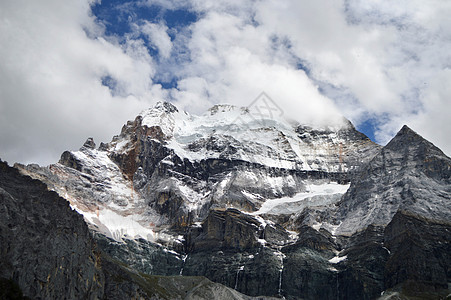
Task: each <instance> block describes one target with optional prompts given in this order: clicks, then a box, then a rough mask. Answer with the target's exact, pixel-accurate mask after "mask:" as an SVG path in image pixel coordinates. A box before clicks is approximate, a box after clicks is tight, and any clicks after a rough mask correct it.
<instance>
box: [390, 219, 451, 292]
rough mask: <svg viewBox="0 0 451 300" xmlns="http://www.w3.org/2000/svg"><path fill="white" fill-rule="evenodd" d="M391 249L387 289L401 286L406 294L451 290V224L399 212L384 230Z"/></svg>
mask: <svg viewBox="0 0 451 300" xmlns="http://www.w3.org/2000/svg"><path fill="white" fill-rule="evenodd" d="M384 243H385V245H386V247H387V249H389V251H390V257H389V259H388V261H387V263H386V266H385V280H384V284H385V287H386V288H393V287H396V286H399V285H401V287H402V289H403V290H404V294H405V295H410V296H415V295H421V294H422V293H424V295H427V294H429V295H434V294H435V295H437V294H440V293H442V295H444V294H446V291H448V293H449V286H448V284H449V282H451V226H450V225H449V224H445V223H438V222H434V221H431V220H427V219H425V218H422V217H417V216H414V215H411V214H409V213H406V212H397V213H396V214H395V216H394V218H393V220H392V221H391V222H390V224H389V225H388V226H387V228H386V229H385V234H384Z"/></svg>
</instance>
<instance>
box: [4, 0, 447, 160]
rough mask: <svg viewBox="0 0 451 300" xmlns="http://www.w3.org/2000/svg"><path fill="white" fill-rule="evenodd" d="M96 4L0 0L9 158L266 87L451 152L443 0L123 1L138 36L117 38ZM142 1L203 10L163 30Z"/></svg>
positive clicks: (54, 149)
mask: <svg viewBox="0 0 451 300" xmlns="http://www.w3.org/2000/svg"><path fill="white" fill-rule="evenodd" d="M91 4H92V2H90V1H88V0H84V1H75V0H71V1H64V3H63V2H61V1H56V0H53V1H52V0H45V1H39V3H37V2H35V1H34V2H33V1H31V2H30V1H24V0H17V1H12V0H5V1H2V2H1V4H0V22H1V23H0V38H1V40H2V43H1V44H0V65H1V66H2V68H0V97H1V98H0V113H1V115H2V119H1V120H0V134H1V137H2V143H1V145H0V156H2V157H3V158H7V159H8V160H10V161H23V162H31V161H38V162H40V163H49V162H54V161H55V160H56V159H57V157H58V156H59V154H60V153H61V152H62V151H63V150H65V149H68V148H69V149H73V148H77V147H78V146H79V145H80V144H81V143H82V142H83V141H84V139H85V138H86V137H88V136H91V135H92V136H94V137H95V138H96V140H97V141H98V142H99V141H107V140H109V139H110V138H111V136H112V135H114V134H117V133H118V131H119V129H120V126H121V124H122V123H124V122H125V121H126V120H128V119H131V118H133V117H134V116H135V115H136V113H137V112H139V111H140V110H141V109H143V108H145V107H147V106H149V105H150V104H151V103H152V102H154V101H156V100H159V99H172V100H173V101H175V102H176V104H178V105H180V106H181V108H182V109H186V110H188V111H191V112H194V113H202V112H203V111H204V110H205V109H207V108H208V107H210V106H211V105H212V104H215V103H220V102H226V103H232V104H237V105H242V106H245V105H247V104H250V103H251V102H252V100H254V98H255V97H256V96H257V95H259V94H260V92H262V91H265V92H266V93H267V94H268V95H269V96H270V97H271V98H272V99H273V100H275V101H276V102H277V103H278V104H279V105H280V106H281V107H282V108H283V109H284V111H285V112H286V113H287V114H291V115H293V116H294V117H295V118H296V119H298V120H299V121H306V122H310V121H313V120H316V121H318V120H319V121H322V120H330V119H334V118H337V115H339V114H343V115H345V116H346V117H348V118H350V119H351V120H352V121H354V122H355V123H359V122H363V121H365V119H366V118H374V119H375V121H376V126H377V128H376V129H377V131H376V137H377V139H378V141H379V142H381V143H385V142H387V141H388V140H389V139H390V138H391V137H392V136H393V135H394V134H395V133H396V131H397V130H399V128H401V126H402V125H403V124H404V123H407V125H409V126H411V127H412V128H413V129H414V130H416V131H417V132H418V133H420V134H422V135H423V136H424V137H426V138H428V139H430V140H431V141H432V142H433V143H435V144H436V145H438V146H439V147H441V148H442V150H444V151H445V153H447V154H450V153H451V134H450V133H451V132H450V129H449V128H451V126H449V124H450V123H449V121H448V115H449V113H450V111H449V108H450V107H451V103H450V101H451V90H450V88H449V87H448V86H449V84H448V83H449V82H450V71H449V70H450V68H451V54H450V52H449V49H450V48H451V19H450V18H449V15H450V14H451V2H449V1H447V0H431V1H422V0H409V1H407V0H402V1H397V2H396V3H392V2H390V3H387V2H386V1H381V0H368V1H367V0H338V1H332V0H318V1H307V0H302V1H300V0H291V1H283V2H281V1H274V0H261V1H225V0H224V1H213V0H203V1H200V0H192V1H188V0H183V1H182V0H173V1H160V0H149V1H140V2H136V3H135V4H133V3H129V4H128V6H127V9H128V10H130V13H131V14H132V15H133V18H131V19H130V22H134V23H130V25H131V26H132V28H134V32H132V33H130V34H127V35H125V36H122V37H121V36H105V33H104V32H103V30H104V28H103V27H102V26H101V25H99V24H98V23H96V22H95V17H93V16H92V15H91V13H90V5H91ZM140 5H141V6H140ZM142 5H147V6H160V7H162V8H163V12H162V13H161V14H162V15H164V10H173V9H187V10H189V11H190V12H191V13H194V14H196V15H197V16H198V20H197V21H196V22H194V23H190V24H189V25H188V26H187V27H185V28H180V27H177V29H174V28H168V27H167V25H166V23H165V22H164V21H162V20H161V19H157V20H140V19H137V16H138V15H137V14H133V9H140V7H141V8H142ZM112 13H113V12H112ZM159 17H161V15H159ZM133 26H134V27H133ZM169 33H170V34H171V37H172V40H171V37H170V36H169ZM139 34H144V35H145V36H146V37H147V39H148V40H149V42H150V45H149V44H146V43H145V42H144V41H143V40H142V39H140V35H139ZM88 36H89V37H88ZM147 47H152V48H154V49H156V50H157V51H158V53H159V56H160V57H151V56H150V54H149V52H148V49H147ZM299 66H302V69H303V70H302V69H299ZM102 78H103V79H104V80H105V79H108V80H109V84H110V88H108V87H106V86H104V85H102ZM156 79H158V80H162V81H167V82H170V81H171V80H175V81H176V82H177V86H176V88H172V89H170V90H165V89H162V88H161V86H160V85H159V84H155V82H154V80H156ZM320 90H321V93H320V92H319V91H320ZM322 93H323V94H322ZM3 116H7V117H5V118H4V117H3ZM5 141H6V142H5ZM43 153H49V154H48V155H44V154H43ZM55 157H56V158H55Z"/></svg>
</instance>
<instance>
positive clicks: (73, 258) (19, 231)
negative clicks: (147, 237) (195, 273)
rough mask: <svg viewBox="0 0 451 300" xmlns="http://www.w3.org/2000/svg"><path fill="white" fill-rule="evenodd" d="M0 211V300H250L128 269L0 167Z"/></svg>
mask: <svg viewBox="0 0 451 300" xmlns="http://www.w3.org/2000/svg"><path fill="white" fill-rule="evenodd" d="M0 203H1V205H0V266H1V268H0V299H138V298H139V299H218V298H220V299H236V300H241V299H252V297H247V296H245V295H242V294H240V293H238V292H237V291H235V290H233V289H230V288H227V287H225V286H223V285H220V284H217V283H213V282H211V281H210V280H208V279H206V278H205V277H164V276H149V275H146V274H143V273H139V272H137V271H135V270H133V269H130V268H129V267H127V266H126V265H124V264H123V263H121V262H119V261H117V260H115V259H113V258H112V257H110V256H108V255H106V254H105V253H102V252H101V251H100V249H99V248H98V247H97V245H96V241H95V240H94V238H93V236H92V234H91V233H90V231H89V229H88V226H87V225H86V224H85V222H84V221H83V217H82V216H81V215H80V214H78V213H76V212H75V211H73V210H72V209H71V208H70V206H69V203H68V202H67V201H66V200H65V199H63V198H61V197H59V196H58V195H57V194H56V193H55V192H52V191H48V189H47V187H46V186H45V185H44V184H43V183H42V182H40V181H38V180H34V179H31V178H30V177H28V176H24V175H21V174H20V173H19V172H18V170H17V169H14V168H11V167H9V166H8V165H7V164H6V163H4V162H2V161H0Z"/></svg>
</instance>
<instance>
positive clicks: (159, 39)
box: [137, 21, 172, 59]
mask: <svg viewBox="0 0 451 300" xmlns="http://www.w3.org/2000/svg"><path fill="white" fill-rule="evenodd" d="M137 30H139V31H140V32H142V33H143V34H145V35H146V36H147V38H148V39H149V44H150V47H155V48H156V49H157V50H158V52H159V54H160V55H161V57H162V58H165V59H167V58H169V56H170V55H171V50H172V42H171V38H170V36H169V35H168V33H167V31H168V27H167V26H166V25H164V24H155V23H150V22H148V21H144V23H143V25H141V26H138V28H137Z"/></svg>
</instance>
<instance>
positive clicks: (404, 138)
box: [384, 125, 440, 151]
mask: <svg viewBox="0 0 451 300" xmlns="http://www.w3.org/2000/svg"><path fill="white" fill-rule="evenodd" d="M419 144H424V145H426V146H427V147H428V148H437V147H435V146H434V145H433V144H432V143H431V142H429V141H427V140H426V139H425V138H423V137H422V136H421V135H419V134H418V133H417V132H415V131H414V130H412V129H411V128H410V127H409V126H407V125H404V126H403V127H402V128H401V129H400V130H399V131H398V133H397V134H396V135H395V137H394V138H393V139H391V141H390V142H389V143H388V144H387V145H386V146H385V147H384V148H385V149H389V150H400V149H403V148H407V147H411V146H414V145H419ZM437 150H439V149H438V148H437ZM439 151H440V150H439Z"/></svg>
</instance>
